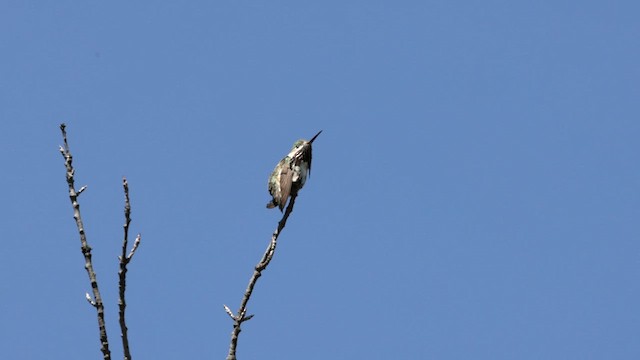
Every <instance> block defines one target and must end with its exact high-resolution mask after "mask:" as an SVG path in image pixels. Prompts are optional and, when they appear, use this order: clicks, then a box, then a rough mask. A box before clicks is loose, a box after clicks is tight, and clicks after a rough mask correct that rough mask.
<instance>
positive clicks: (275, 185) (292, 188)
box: [267, 130, 322, 212]
mask: <svg viewBox="0 0 640 360" xmlns="http://www.w3.org/2000/svg"><path fill="white" fill-rule="evenodd" d="M321 132H322V130H320V131H318V133H317V134H315V135H314V136H313V137H312V138H311V140H309V141H307V140H304V139H300V140H298V141H296V142H295V143H293V147H292V148H291V151H289V153H288V154H287V156H285V157H284V158H283V159H282V160H280V162H278V164H277V165H276V167H275V168H274V169H273V172H271V175H270V176H269V182H268V184H269V193H270V194H271V197H272V199H271V201H269V202H268V203H267V209H273V208H275V207H276V206H277V207H278V208H279V209H280V212H282V210H283V209H284V206H285V204H286V203H287V200H288V199H289V197H290V196H292V195H293V194H297V193H298V191H299V190H300V189H302V187H303V186H304V184H305V182H307V175H311V144H312V143H313V141H314V140H315V139H316V138H317V137H318V135H320V133H321Z"/></svg>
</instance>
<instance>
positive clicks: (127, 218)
mask: <svg viewBox="0 0 640 360" xmlns="http://www.w3.org/2000/svg"><path fill="white" fill-rule="evenodd" d="M122 187H123V188H124V226H123V228H124V239H123V240H122V253H121V254H120V256H118V259H119V260H120V270H119V271H118V277H119V278H120V281H119V297H118V308H119V311H118V317H119V319H120V332H121V335H120V336H121V337H122V348H123V351H124V359H125V360H131V352H130V350H129V336H128V333H129V332H128V328H127V323H126V321H125V310H126V308H127V302H126V301H125V291H126V288H127V264H129V262H130V261H131V258H133V254H135V252H136V250H137V249H138V245H140V234H138V236H137V237H136V240H135V241H134V243H133V247H132V248H131V251H130V252H129V255H127V246H128V244H129V224H131V202H130V201H129V183H128V182H127V179H126V178H122Z"/></svg>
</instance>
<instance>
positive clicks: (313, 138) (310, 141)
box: [309, 130, 322, 144]
mask: <svg viewBox="0 0 640 360" xmlns="http://www.w3.org/2000/svg"><path fill="white" fill-rule="evenodd" d="M321 132H322V130H320V131H318V133H317V134H316V135H315V136H314V137H312V138H311V140H309V144H311V143H312V142H313V140H315V139H316V138H317V137H318V135H320V133H321Z"/></svg>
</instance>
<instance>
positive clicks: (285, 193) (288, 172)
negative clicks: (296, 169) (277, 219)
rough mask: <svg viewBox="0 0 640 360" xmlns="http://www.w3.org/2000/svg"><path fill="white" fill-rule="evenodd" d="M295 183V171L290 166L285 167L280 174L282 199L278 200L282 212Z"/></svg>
mask: <svg viewBox="0 0 640 360" xmlns="http://www.w3.org/2000/svg"><path fill="white" fill-rule="evenodd" d="M292 182H293V170H292V169H290V168H289V167H288V166H285V167H283V169H282V172H281V173H280V199H279V200H278V206H279V207H280V211H282V210H283V209H284V204H285V203H286V202H287V199H288V198H289V194H291V183H292Z"/></svg>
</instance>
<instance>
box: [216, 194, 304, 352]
mask: <svg viewBox="0 0 640 360" xmlns="http://www.w3.org/2000/svg"><path fill="white" fill-rule="evenodd" d="M296 197H297V192H294V193H292V194H291V198H290V200H289V206H287V210H286V211H285V212H284V215H283V216H282V219H281V220H280V222H279V223H278V228H277V229H276V230H275V231H274V232H273V235H271V241H270V242H269V246H267V249H266V250H265V252H264V255H262V259H260V261H259V262H258V264H256V267H255V269H254V271H253V275H252V276H251V279H250V280H249V285H247V290H246V291H245V292H244V296H243V297H242V302H241V303H240V308H239V309H238V312H237V313H236V314H235V315H234V314H233V313H232V312H231V310H230V309H229V307H228V306H227V305H224V308H225V312H226V313H227V314H229V316H230V317H231V319H233V331H232V332H231V343H230V344H229V354H228V355H227V360H236V348H237V346H238V336H239V335H240V332H241V331H242V329H241V328H240V326H241V325H242V323H243V322H245V321H247V320H250V319H251V318H252V317H253V315H246V313H247V303H248V302H249V299H250V298H251V294H252V293H253V288H254V287H255V285H256V282H257V281H258V279H259V278H260V276H262V271H263V270H264V269H266V268H267V266H268V265H269V263H270V262H271V259H272V258H273V255H274V253H275V251H276V245H277V241H278V236H279V235H280V232H281V231H282V229H284V226H285V225H286V224H287V219H288V218H289V215H290V214H291V212H292V211H293V205H294V204H295V202H296Z"/></svg>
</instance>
